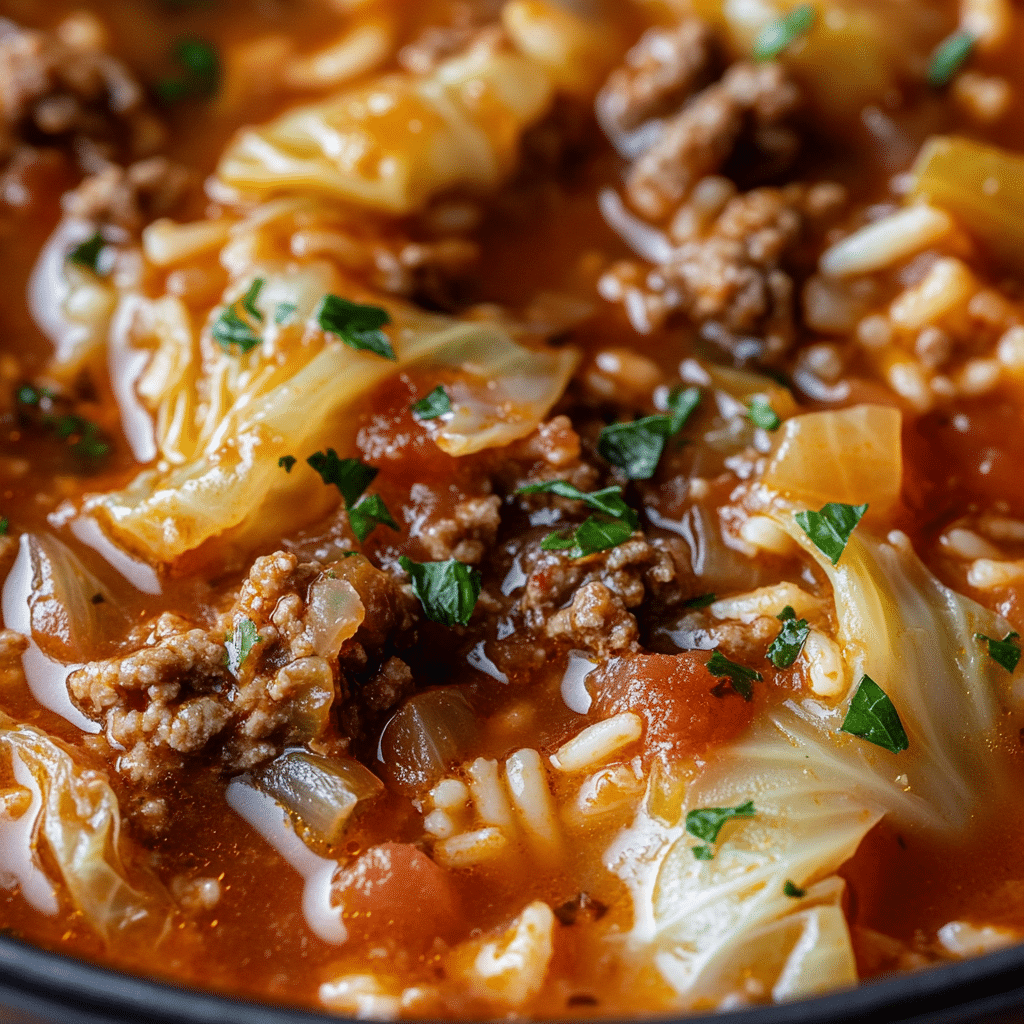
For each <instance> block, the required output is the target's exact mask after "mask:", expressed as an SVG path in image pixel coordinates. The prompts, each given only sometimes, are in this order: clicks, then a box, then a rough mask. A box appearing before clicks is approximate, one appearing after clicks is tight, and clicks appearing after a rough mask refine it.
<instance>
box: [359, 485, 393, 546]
mask: <svg viewBox="0 0 1024 1024" xmlns="http://www.w3.org/2000/svg"><path fill="white" fill-rule="evenodd" d="M348 522H349V525H350V526H351V527H352V532H353V533H354V534H355V535H356V536H357V537H358V538H359V543H360V544H361V543H362V542H363V541H364V540H366V538H367V537H369V535H370V533H371V532H372V531H373V529H374V527H376V526H378V525H383V526H390V527H391V529H392V530H397V529H398V523H396V522H395V520H394V519H393V518H392V516H391V513H390V512H389V511H388V508H387V505H385V504H384V499H383V498H382V497H381V496H380V495H379V494H371V495H370V496H369V497H368V498H363V500H362V501H361V502H359V504H358V505H355V506H354V507H352V508H350V509H349V510H348Z"/></svg>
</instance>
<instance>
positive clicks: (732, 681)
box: [707, 651, 763, 700]
mask: <svg viewBox="0 0 1024 1024" xmlns="http://www.w3.org/2000/svg"><path fill="white" fill-rule="evenodd" d="M707 669H708V671H709V672H710V673H711V674H712V675H713V676H718V678H719V679H728V680H729V685H730V686H732V688H733V689H734V690H735V691H736V692H737V693H738V694H739V695H740V696H741V697H742V698H743V699H744V700H751V699H752V698H753V696H754V685H753V684H754V683H755V682H757V683H759V682H761V680H762V678H763V676H762V675H761V673H760V672H758V671H757V670H756V669H752V668H747V666H746V665H737V664H736V662H735V661H730V660H729V659H728V658H727V657H726V656H725V655H724V654H722V653H721V651H712V652H711V657H710V658H708V664H707Z"/></svg>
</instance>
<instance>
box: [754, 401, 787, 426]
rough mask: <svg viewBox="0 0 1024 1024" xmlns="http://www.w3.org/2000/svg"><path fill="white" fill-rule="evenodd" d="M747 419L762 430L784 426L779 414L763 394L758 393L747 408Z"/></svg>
mask: <svg viewBox="0 0 1024 1024" xmlns="http://www.w3.org/2000/svg"><path fill="white" fill-rule="evenodd" d="M747 419H748V420H750V422H751V423H753V424H754V426H755V427H760V428H761V429H762V430H778V429H779V427H781V426H782V420H780V419H779V414H778V413H777V412H776V411H775V410H774V409H773V408H772V407H771V405H769V403H768V399H767V398H764V397H763V396H762V395H757V396H756V397H755V398H754V400H753V401H752V402H751V403H750V406H749V407H748V408H747Z"/></svg>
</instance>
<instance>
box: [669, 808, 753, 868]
mask: <svg viewBox="0 0 1024 1024" xmlns="http://www.w3.org/2000/svg"><path fill="white" fill-rule="evenodd" d="M756 813H757V811H755V810H754V801H753V800H748V801H747V802H746V803H742V804H740V805H739V806H738V807H698V808H696V809H695V810H692V811H687V812H686V831H687V832H688V833H689V834H690V835H691V836H693V837H694V839H699V840H701V842H702V843H703V844H704V845H702V846H695V847H693V855H694V857H696V858H697V860H711V859H712V858H713V857H714V855H715V853H714V850H712V849H711V846H710V845H709V844H711V843H714V842H717V840H718V833H719V832H721V831H722V826H723V825H724V824H725V823H726V822H727V821H730V820H731V819H733V818H752V817H754V815H755V814H756Z"/></svg>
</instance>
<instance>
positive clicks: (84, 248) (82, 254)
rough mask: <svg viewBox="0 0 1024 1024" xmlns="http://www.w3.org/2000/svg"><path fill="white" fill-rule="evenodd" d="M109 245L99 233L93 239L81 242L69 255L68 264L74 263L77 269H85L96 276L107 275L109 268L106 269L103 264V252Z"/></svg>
mask: <svg viewBox="0 0 1024 1024" xmlns="http://www.w3.org/2000/svg"><path fill="white" fill-rule="evenodd" d="M106 247H107V243H106V242H105V241H104V240H103V236H102V235H101V234H100V233H99V232H98V231H97V232H96V233H95V234H94V235H93V236H92V238H89V239H86V241H84V242H80V243H79V244H78V245H76V246H75V247H74V249H72V250H71V252H69V253H68V263H74V264H75V266H76V267H84V268H85V269H86V270H91V271H92V272H93V273H94V274H105V273H107V271H108V270H109V267H106V268H104V267H103V266H102V264H101V257H102V256H103V251H104V249H106Z"/></svg>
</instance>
